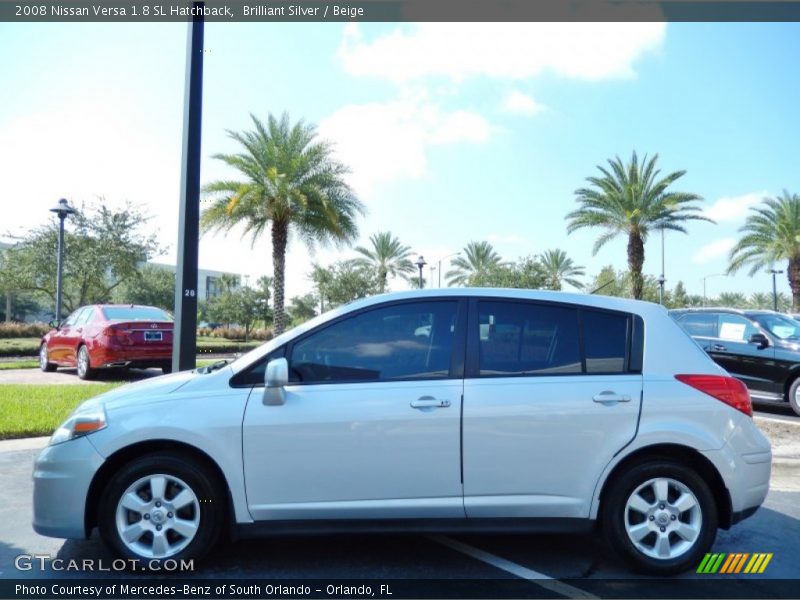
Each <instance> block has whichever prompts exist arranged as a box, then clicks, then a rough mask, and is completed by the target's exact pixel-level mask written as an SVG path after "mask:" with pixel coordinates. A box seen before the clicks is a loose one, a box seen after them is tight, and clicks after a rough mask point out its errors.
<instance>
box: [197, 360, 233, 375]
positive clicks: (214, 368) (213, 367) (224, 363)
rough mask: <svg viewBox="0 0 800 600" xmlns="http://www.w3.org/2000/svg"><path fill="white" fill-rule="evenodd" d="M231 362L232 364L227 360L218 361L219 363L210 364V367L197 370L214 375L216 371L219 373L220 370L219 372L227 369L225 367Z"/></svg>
mask: <svg viewBox="0 0 800 600" xmlns="http://www.w3.org/2000/svg"><path fill="white" fill-rule="evenodd" d="M229 362H231V361H230V360H228V359H225V360H218V361H217V362H215V363H211V364H210V365H208V366H207V367H201V368H199V369H197V370H198V371H199V372H200V373H213V372H214V371H218V370H219V369H221V368H222V367H225V366H227V365H228V363H229Z"/></svg>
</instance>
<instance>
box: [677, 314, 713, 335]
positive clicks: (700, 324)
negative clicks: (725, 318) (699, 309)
mask: <svg viewBox="0 0 800 600" xmlns="http://www.w3.org/2000/svg"><path fill="white" fill-rule="evenodd" d="M678 323H679V324H680V326H681V327H683V329H684V330H685V331H686V333H688V334H689V335H691V336H693V337H717V315H716V313H689V314H687V315H684V316H683V317H681V318H680V319H679V320H678Z"/></svg>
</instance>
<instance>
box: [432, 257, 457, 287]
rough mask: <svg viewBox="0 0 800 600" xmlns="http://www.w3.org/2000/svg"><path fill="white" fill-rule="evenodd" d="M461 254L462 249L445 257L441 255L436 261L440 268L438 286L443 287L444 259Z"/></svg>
mask: <svg viewBox="0 0 800 600" xmlns="http://www.w3.org/2000/svg"><path fill="white" fill-rule="evenodd" d="M459 254H461V251H460V250H459V251H458V252H453V253H452V254H448V255H447V256H443V257H441V258H440V259H438V260H437V261H436V264H437V265H438V269H439V286H438V287H442V261H443V260H447V259H448V258H453V257H454V256H458V255H459Z"/></svg>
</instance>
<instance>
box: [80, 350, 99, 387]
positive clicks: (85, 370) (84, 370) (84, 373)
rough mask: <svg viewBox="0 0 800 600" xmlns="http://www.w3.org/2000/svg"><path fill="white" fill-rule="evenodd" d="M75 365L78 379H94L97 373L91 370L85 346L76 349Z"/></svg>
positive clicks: (90, 361)
mask: <svg viewBox="0 0 800 600" xmlns="http://www.w3.org/2000/svg"><path fill="white" fill-rule="evenodd" d="M82 361H85V362H82ZM76 363H77V365H76V366H77V368H78V377H80V378H81V379H85V380H89V379H94V376H95V375H96V374H97V371H96V370H95V369H93V368H92V359H91V357H90V356H89V349H88V348H87V347H86V346H81V347H80V348H78V354H77V361H76Z"/></svg>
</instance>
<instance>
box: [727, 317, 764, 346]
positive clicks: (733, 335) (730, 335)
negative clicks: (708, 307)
mask: <svg viewBox="0 0 800 600" xmlns="http://www.w3.org/2000/svg"><path fill="white" fill-rule="evenodd" d="M754 333H760V332H759V331H758V327H756V326H755V325H753V323H751V322H750V319H745V318H744V317H741V316H739V315H732V314H730V313H720V314H719V333H718V334H717V337H719V338H720V339H723V340H728V341H731V342H746V341H747V340H749V339H750V336H751V335H753V334H754Z"/></svg>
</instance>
